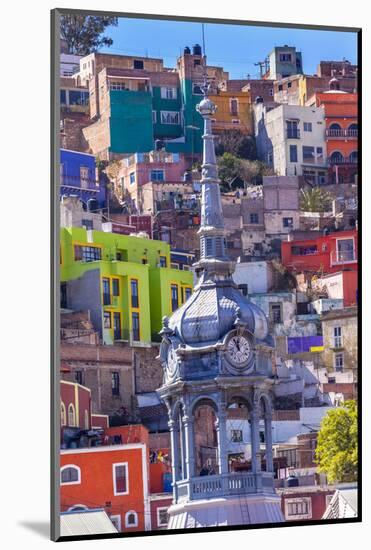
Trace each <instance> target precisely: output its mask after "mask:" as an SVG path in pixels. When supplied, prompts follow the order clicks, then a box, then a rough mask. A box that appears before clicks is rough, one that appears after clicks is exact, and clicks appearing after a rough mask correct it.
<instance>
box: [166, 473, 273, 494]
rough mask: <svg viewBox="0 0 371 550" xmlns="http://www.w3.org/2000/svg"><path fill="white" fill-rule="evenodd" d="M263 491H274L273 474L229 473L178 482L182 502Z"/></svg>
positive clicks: (177, 486)
mask: <svg viewBox="0 0 371 550" xmlns="http://www.w3.org/2000/svg"><path fill="white" fill-rule="evenodd" d="M263 491H264V492H270V493H272V492H273V491H274V482H273V473H270V472H261V473H260V474H254V473H253V472H243V473H228V474H222V475H211V476H199V477H194V478H192V479H191V480H183V481H177V482H176V495H177V498H178V499H180V500H181V499H182V498H189V499H191V500H202V499H205V498H215V497H223V496H228V495H246V494H254V493H259V492H263Z"/></svg>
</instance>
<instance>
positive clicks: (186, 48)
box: [183, 46, 191, 55]
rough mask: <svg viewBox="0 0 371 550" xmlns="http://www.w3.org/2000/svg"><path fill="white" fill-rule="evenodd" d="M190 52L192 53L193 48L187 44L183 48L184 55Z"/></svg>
mask: <svg viewBox="0 0 371 550" xmlns="http://www.w3.org/2000/svg"><path fill="white" fill-rule="evenodd" d="M190 53H191V48H189V47H188V46H186V47H185V48H184V50H183V54H184V55H188V54H190Z"/></svg>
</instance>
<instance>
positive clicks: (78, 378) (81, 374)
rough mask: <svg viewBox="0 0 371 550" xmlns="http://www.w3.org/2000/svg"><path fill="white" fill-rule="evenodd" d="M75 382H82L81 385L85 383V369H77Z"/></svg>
mask: <svg viewBox="0 0 371 550" xmlns="http://www.w3.org/2000/svg"><path fill="white" fill-rule="evenodd" d="M74 374H75V382H77V384H80V385H81V386H83V385H84V371H83V370H75V373H74Z"/></svg>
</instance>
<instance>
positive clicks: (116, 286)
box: [112, 279, 120, 296]
mask: <svg viewBox="0 0 371 550" xmlns="http://www.w3.org/2000/svg"><path fill="white" fill-rule="evenodd" d="M112 294H113V296H120V279H112Z"/></svg>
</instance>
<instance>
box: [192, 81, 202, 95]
mask: <svg viewBox="0 0 371 550" xmlns="http://www.w3.org/2000/svg"><path fill="white" fill-rule="evenodd" d="M193 93H194V94H195V95H203V92H202V89H201V86H200V85H199V84H193Z"/></svg>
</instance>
